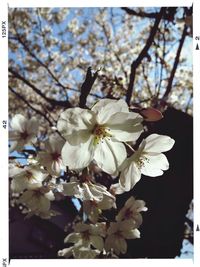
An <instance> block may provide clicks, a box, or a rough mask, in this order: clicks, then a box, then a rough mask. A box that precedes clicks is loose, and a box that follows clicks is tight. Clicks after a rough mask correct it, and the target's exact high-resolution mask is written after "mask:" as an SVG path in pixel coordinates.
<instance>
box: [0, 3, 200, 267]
mask: <svg viewBox="0 0 200 267" xmlns="http://www.w3.org/2000/svg"><path fill="white" fill-rule="evenodd" d="M192 4H193V22H194V33H193V51H189V53H191V54H193V86H194V109H193V110H194V146H193V147H194V260H192V259H125V260H122V259H117V260H115V259H113V260H111V259H106V260H75V259H73V260H71V259H66V260H63V259H50V260H39V259H38V260H11V261H10V265H11V266H14V267H15V266H16V267H17V266H20V267H23V266H27V265H28V266H30V267H31V266H35V265H36V264H38V266H39V265H42V264H48V266H49V267H51V266H55V264H56V265H57V264H58V265H59V266H66V264H68V265H69V266H70V265H73V264H81V265H82V266H86V265H87V267H90V266H91V267H92V266H94V265H95V266H96V267H98V266H101V265H102V263H103V264H108V265H109V266H116V264H124V261H126V263H127V264H134V265H135V266H141V267H143V266H149V264H153V265H154V266H155V265H156V266H162V267H165V266H166V267H168V266H169V265H171V264H173V266H180V267H184V266H193V265H199V263H200V231H196V228H197V225H199V226H200V177H199V174H200V164H199V148H200V142H199V136H200V123H199V122H200V120H199V114H200V104H199V101H200V50H196V45H197V43H198V44H199V46H200V40H199V41H198V40H197V39H198V38H197V37H199V38H200V29H199V26H198V25H199V24H198V23H199V22H200V19H199V18H200V1H199V0H194V1H191V0H160V1H158V0H143V1H141V0H134V1H131V0H123V1H122V0H119V1H117V0H95V1H89V0H88V1H85V0H82V1H80V0H73V1H63V0H56V1H52V0H40V1H36V0H7V1H6V0H1V8H0V23H1V24H2V22H3V21H6V24H7V35H8V6H9V7H91V6H92V7H111V6H112V7H120V6H135V7H143V6H144V7H145V6H148V7H150V6H152V7H161V6H188V7H189V6H192ZM191 54H188V55H189V56H191ZM0 71H1V79H0V80H1V88H0V101H1V103H0V118H1V120H0V123H1V124H0V136H1V139H0V151H1V152H2V155H3V156H2V157H1V160H0V170H1V186H0V214H1V220H0V221H1V222H0V225H1V228H0V229H1V231H0V260H1V262H2V266H6V265H8V264H9V240H8V237H9V227H8V210H9V207H8V36H6V37H4V38H3V37H2V34H1V36H0ZM3 121H4V122H5V121H6V122H7V127H6V129H5V128H4V127H3ZM4 124H5V123H4ZM102 261H103V262H102ZM4 263H5V264H6V265H4Z"/></svg>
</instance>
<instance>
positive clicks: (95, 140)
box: [9, 99, 174, 258]
mask: <svg viewBox="0 0 200 267" xmlns="http://www.w3.org/2000/svg"><path fill="white" fill-rule="evenodd" d="M140 114H141V115H140ZM140 114H139V113H138V112H130V111H129V107H128V105H127V104H126V102H125V101H124V100H111V99H103V100H100V101H98V102H97V103H96V104H95V105H93V106H92V108H91V109H82V108H79V107H75V108H69V109H67V110H65V111H64V112H62V113H61V115H60V118H59V120H58V122H57V131H58V133H59V134H60V135H59V134H58V133H57V134H53V135H51V136H49V138H48V139H47V140H45V141H44V142H43V146H41V147H40V148H39V149H38V151H36V152H35V153H36V156H35V157H34V158H32V159H31V160H27V164H26V165H25V166H21V165H19V163H13V162H12V163H11V164H10V175H9V176H10V178H11V183H10V187H11V191H12V192H17V193H19V199H18V203H20V204H22V205H24V206H25V207H26V208H27V212H28V216H32V215H37V216H40V217H41V218H50V217H51V216H53V215H56V211H53V210H52V209H51V202H52V201H53V200H55V192H60V194H61V195H62V196H63V197H65V196H70V197H75V198H77V199H79V201H80V203H81V205H82V208H81V211H82V218H81V219H80V221H79V222H76V223H75V224H74V227H73V232H72V233H69V234H68V235H67V237H66V238H65V240H64V241H65V243H69V245H70V246H68V247H67V248H65V249H63V250H60V251H59V252H58V255H59V256H62V257H66V258H67V257H74V258H96V257H100V255H101V256H104V257H106V256H107V257H108V255H115V256H116V255H117V256H119V255H120V254H121V253H122V254H124V253H126V251H127V243H126V239H135V238H140V232H139V230H138V228H139V227H140V225H141V224H142V215H141V212H143V211H146V210H147V208H146V207H145V202H144V201H143V200H136V199H134V197H133V196H132V197H130V198H129V199H128V200H127V201H126V203H125V204H124V207H123V208H122V209H121V210H120V211H119V212H118V214H116V210H117V206H116V195H117V194H122V193H124V192H126V191H130V190H131V189H132V188H133V187H134V186H135V184H136V183H137V182H138V181H139V180H140V179H141V174H144V175H146V176H151V177H156V176H160V175H162V174H163V171H165V170H167V169H168V168H169V164H168V160H167V158H166V156H165V155H164V154H163V153H162V152H165V151H168V150H170V149H171V148H172V147H173V145H174V140H173V139H171V138H170V137H168V136H164V135H158V134H151V135H149V136H148V137H147V138H145V139H143V140H142V141H141V142H140V144H138V140H139V137H140V136H141V134H142V132H143V131H144V127H143V118H144V117H145V118H146V119H147V120H148V121H149V120H151V117H152V120H153V121H154V120H157V117H160V115H159V112H157V111H156V110H153V109H149V110H148V109H146V110H143V112H141V113H140ZM11 128H12V129H11V132H10V141H11V151H14V150H16V151H18V152H19V153H22V152H23V148H24V146H25V145H26V144H31V142H32V144H33V142H34V141H35V139H36V135H37V130H38V122H37V120H36V119H35V118H31V119H30V120H28V119H26V118H25V117H24V116H22V115H20V114H17V115H15V116H14V118H13V119H12V121H11ZM140 139H141V138H140ZM94 166H95V167H94ZM94 169H95V171H96V172H101V171H102V172H105V173H107V174H108V175H110V177H111V179H112V178H116V179H113V181H117V179H118V182H117V183H116V182H115V183H114V182H113V183H114V184H112V185H111V186H110V187H109V188H108V187H106V186H104V185H103V181H102V183H101V180H100V179H99V180H98V182H97V181H96V179H95V178H96V177H95V171H94ZM69 172H70V174H71V175H70V177H69V176H68V177H67V179H66V175H68V173H69ZM60 177H62V179H59V178H60ZM111 209H112V211H114V214H116V216H115V221H112V222H110V221H109V220H108V219H107V218H106V216H104V210H111ZM79 218H80V214H79Z"/></svg>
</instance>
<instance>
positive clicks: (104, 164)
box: [94, 139, 127, 174]
mask: <svg viewBox="0 0 200 267" xmlns="http://www.w3.org/2000/svg"><path fill="white" fill-rule="evenodd" d="M126 156H127V153H126V149H125V146H124V145H123V144H122V143H119V142H115V141H111V140H106V139H105V140H104V141H102V142H100V143H99V144H98V145H96V146H95V153H94V159H95V161H96V163H97V165H98V166H99V167H100V168H101V169H102V170H103V171H105V172H107V173H109V174H114V173H116V171H117V170H118V169H119V167H120V166H121V164H122V162H123V161H124V160H125V158H126Z"/></svg>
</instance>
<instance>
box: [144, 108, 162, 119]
mask: <svg viewBox="0 0 200 267" xmlns="http://www.w3.org/2000/svg"><path fill="white" fill-rule="evenodd" d="M140 114H141V115H142V116H143V117H144V120H145V121H152V122H153V121H159V120H161V119H162V118H163V115H162V113H161V112H160V111H159V110H158V109H155V108H151V107H149V108H143V109H142V110H140Z"/></svg>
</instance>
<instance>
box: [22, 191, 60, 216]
mask: <svg viewBox="0 0 200 267" xmlns="http://www.w3.org/2000/svg"><path fill="white" fill-rule="evenodd" d="M54 199H55V197H54V194H53V192H52V191H51V190H50V191H49V190H48V189H46V188H37V189H34V190H27V191H25V192H23V194H22V196H21V197H20V198H19V200H18V203H21V204H23V205H25V206H26V207H27V208H28V209H29V210H30V212H31V213H34V214H35V215H38V214H40V213H46V212H47V211H49V210H50V206H51V201H53V200H54Z"/></svg>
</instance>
